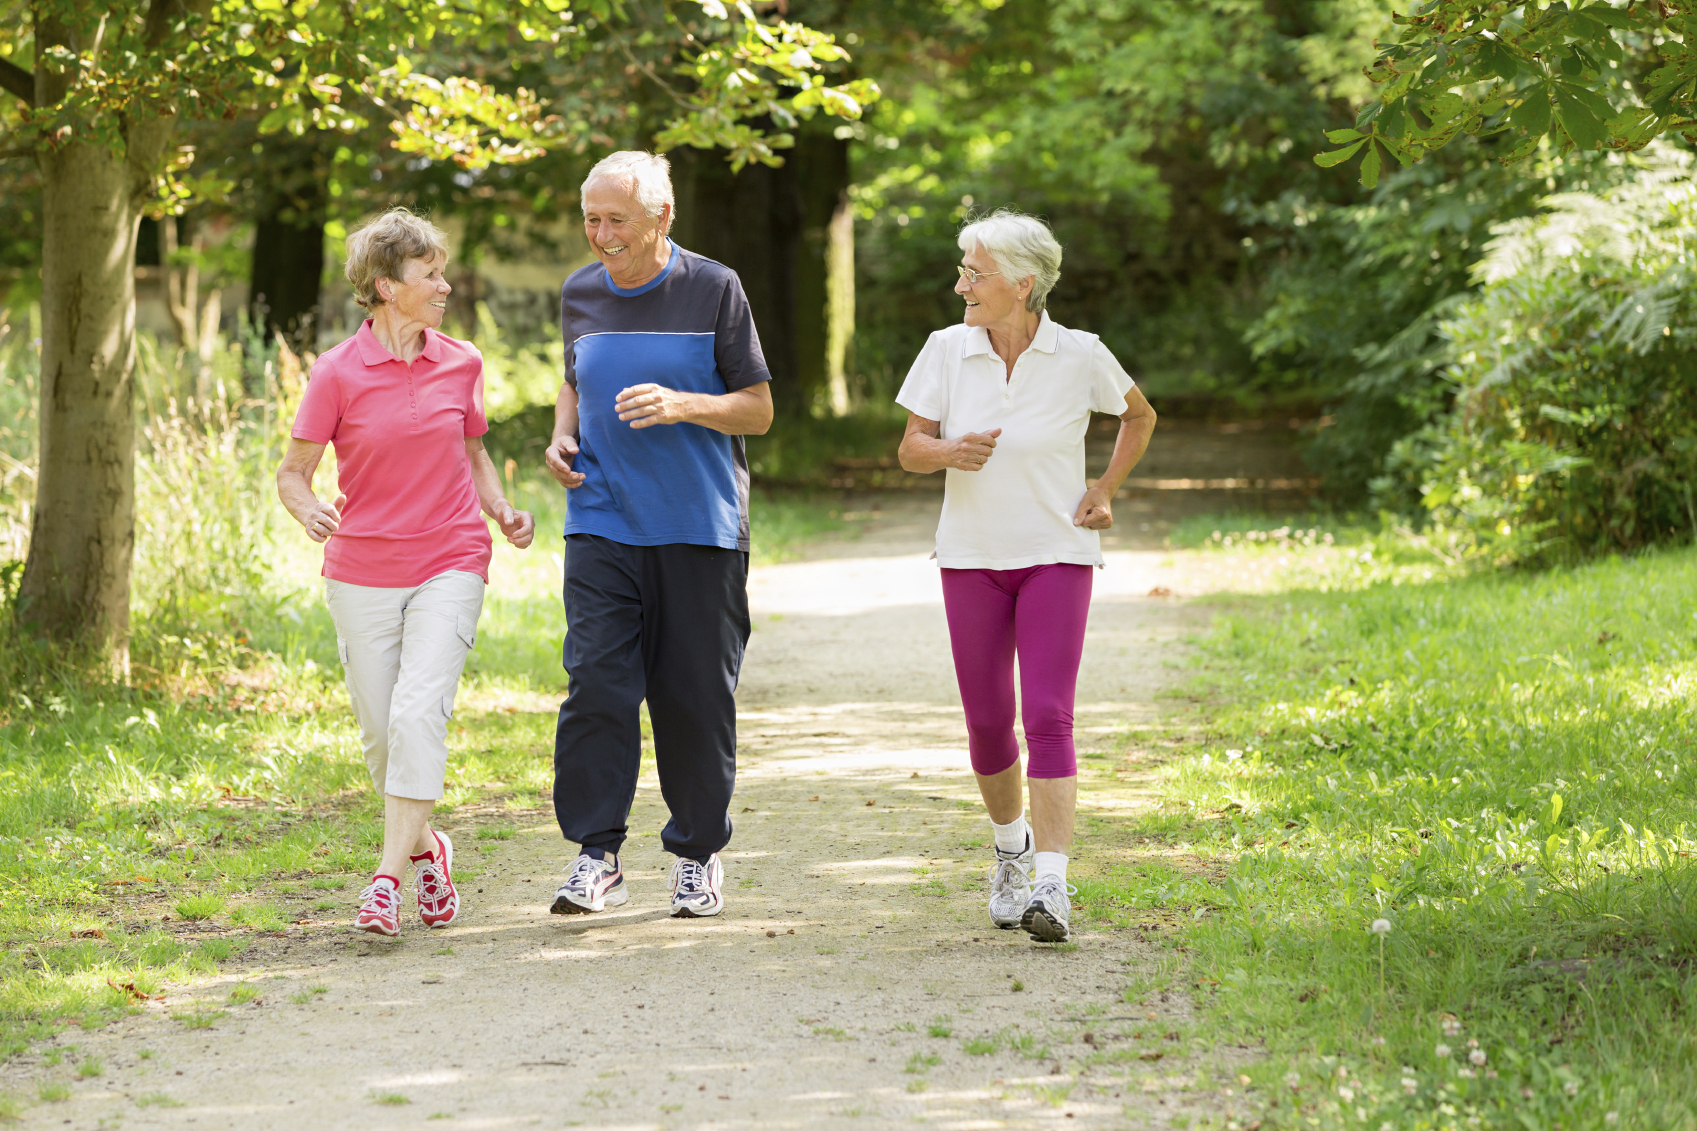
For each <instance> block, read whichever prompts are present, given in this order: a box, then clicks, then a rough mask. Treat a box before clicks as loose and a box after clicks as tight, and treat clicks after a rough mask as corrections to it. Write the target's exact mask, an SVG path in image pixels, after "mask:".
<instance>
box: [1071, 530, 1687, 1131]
mask: <svg viewBox="0 0 1697 1131" xmlns="http://www.w3.org/2000/svg"><path fill="white" fill-rule="evenodd" d="M1202 646H1203V654H1204V671H1203V675H1202V676H1201V679H1202V681H1203V682H1204V683H1205V684H1207V685H1210V686H1211V687H1212V689H1213V691H1214V693H1215V694H1216V695H1218V696H1219V697H1220V698H1219V700H1218V701H1221V702H1223V703H1224V704H1225V705H1224V706H1223V707H1222V708H1221V709H1220V710H1219V712H1218V714H1217V715H1216V716H1215V717H1213V718H1212V719H1210V720H1209V723H1208V725H1209V729H1210V732H1211V734H1210V738H1209V740H1208V741H1207V742H1206V743H1205V744H1203V745H1202V746H1201V747H1200V748H1199V749H1196V750H1195V751H1194V752H1192V753H1188V754H1185V755H1183V756H1181V757H1178V758H1177V759H1176V760H1175V761H1173V762H1172V763H1171V764H1170V766H1169V769H1168V770H1167V776H1166V787H1167V789H1166V802H1167V805H1168V807H1169V808H1168V817H1169V818H1170V817H1171V816H1173V815H1177V816H1179V817H1181V818H1182V820H1183V821H1184V822H1185V825H1186V832H1185V834H1184V835H1185V837H1186V838H1187V840H1188V852H1189V854H1190V856H1191V858H1192V859H1194V860H1195V861H1197V862H1198V863H1199V864H1201V865H1203V867H1199V868H1198V869H1197V870H1196V871H1195V872H1193V873H1186V872H1183V871H1182V870H1176V869H1174V868H1171V867H1167V866H1164V865H1163V864H1162V863H1158V862H1150V861H1147V860H1145V861H1139V862H1138V863H1136V864H1133V865H1125V866H1119V867H1116V868H1113V869H1108V870H1106V872H1105V874H1103V875H1100V876H1097V877H1093V879H1092V881H1091V882H1089V883H1084V884H1081V885H1080V896H1081V900H1082V901H1083V902H1084V903H1085V905H1086V908H1087V909H1088V910H1089V911H1090V913H1091V914H1092V915H1096V914H1105V915H1108V916H1110V917H1111V916H1113V915H1115V914H1122V913H1130V912H1133V911H1136V910H1137V909H1141V908H1145V907H1147V908H1151V909H1165V910H1167V911H1173V910H1181V911H1182V912H1183V914H1182V918H1181V921H1188V922H1189V923H1190V925H1189V926H1188V927H1186V928H1184V929H1183V930H1182V931H1181V932H1180V933H1179V934H1178V936H1177V938H1178V939H1179V940H1181V941H1182V944H1183V945H1184V946H1185V947H1186V948H1188V954H1189V959H1190V966H1189V978H1190V984H1189V985H1188V986H1186V987H1184V988H1186V989H1188V990H1189V992H1190V993H1191V995H1192V996H1193V997H1194V998H1195V999H1196V1000H1197V1002H1198V1005H1199V1008H1200V1010H1201V1012H1202V1017H1203V1019H1204V1028H1203V1032H1204V1033H1205V1034H1207V1035H1209V1036H1210V1037H1211V1038H1213V1039H1225V1040H1230V1041H1233V1042H1235V1043H1264V1044H1265V1047H1266V1048H1267V1050H1268V1055H1267V1057H1266V1059H1265V1060H1264V1061H1263V1062H1261V1063H1260V1064H1258V1065H1255V1066H1252V1067H1250V1068H1249V1069H1247V1072H1248V1074H1249V1075H1250V1076H1251V1077H1252V1079H1253V1080H1254V1083H1255V1091H1254V1093H1252V1094H1255V1095H1258V1096H1260V1097H1261V1100H1260V1102H1261V1103H1262V1104H1263V1105H1264V1107H1265V1109H1266V1111H1267V1114H1268V1115H1272V1114H1274V1113H1275V1112H1276V1111H1278V1110H1280V1108H1281V1107H1282V1109H1283V1110H1284V1111H1290V1110H1291V1108H1292V1107H1293V1106H1294V1108H1296V1109H1298V1114H1299V1115H1300V1118H1301V1119H1302V1120H1303V1122H1305V1123H1306V1124H1308V1125H1311V1126H1320V1127H1345V1126H1350V1127H1354V1126H1361V1125H1366V1126H1379V1125H1380V1124H1389V1125H1391V1126H1394V1127H1399V1128H1400V1127H1434V1128H1435V1127H1447V1126H1449V1125H1450V1124H1451V1123H1452V1122H1453V1123H1454V1124H1455V1125H1456V1126H1458V1127H1461V1126H1477V1127H1486V1128H1489V1127H1511V1126H1512V1127H1522V1126H1540V1127H1553V1126H1555V1124H1556V1123H1557V1122H1560V1123H1561V1124H1562V1125H1563V1126H1568V1127H1605V1126H1622V1127H1627V1126H1631V1127H1644V1128H1651V1127H1654V1128H1663V1127H1670V1128H1671V1127H1689V1126H1694V1125H1697V1103H1694V1100H1693V1097H1697V1046H1694V1045H1693V1041H1692V1037H1691V1035H1690V1034H1691V1027H1690V1019H1691V1016H1692V1011H1693V1010H1694V1009H1697V839H1694V838H1697V767H1694V766H1693V762H1694V761H1697V758H1694V757H1693V755H1692V753H1691V751H1692V750H1693V749H1697V715H1694V714H1693V711H1692V706H1691V704H1692V699H1691V696H1690V695H1689V694H1687V693H1686V691H1685V689H1686V688H1688V687H1690V688H1697V552H1693V551H1690V550H1685V551H1675V552H1664V553H1657V554H1648V555H1645V556H1643V557H1640V558H1637V559H1632V560H1607V561H1600V562H1597V563H1594V564H1592V565H1589V566H1586V567H1583V568H1578V569H1572V570H1558V571H1552V572H1550V573H1546V574H1537V575H1519V574H1489V575H1477V576H1471V577H1466V578H1461V579H1457V580H1451V581H1447V582H1442V583H1430V584H1417V585H1409V584H1399V583H1397V579H1396V578H1394V577H1391V578H1388V579H1386V578H1381V579H1380V580H1378V581H1377V582H1373V583H1367V582H1363V583H1361V584H1357V585H1353V586H1346V585H1341V584H1340V585H1338V586H1337V587H1336V588H1335V589H1334V590H1333V591H1330V592H1314V591H1306V592H1304V591H1290V592H1286V593H1283V594H1281V595H1280V596H1278V597H1274V598H1269V599H1265V600H1262V601H1259V602H1256V601H1249V602H1244V603H1243V604H1241V605H1240V606H1239V607H1238V611H1236V612H1234V613H1233V614H1232V615H1230V616H1228V617H1225V618H1223V619H1222V620H1221V621H1220V622H1219V623H1218V624H1217V625H1216V627H1215V628H1214V630H1213V631H1212V632H1211V633H1210V634H1209V635H1208V636H1207V637H1206V638H1205V639H1204V640H1203V642H1202ZM1375 923H1378V924H1379V930H1377V931H1375V930H1374V929H1373V927H1374V925H1375ZM1275 1099H1276V1100H1277V1106H1276V1105H1275V1103H1274V1101H1275ZM1611 1113H1612V1114H1611Z"/></svg>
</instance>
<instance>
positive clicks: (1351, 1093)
mask: <svg viewBox="0 0 1697 1131" xmlns="http://www.w3.org/2000/svg"><path fill="white" fill-rule="evenodd" d="M1338 1099H1340V1100H1342V1101H1343V1102H1344V1103H1346V1104H1347V1103H1354V1102H1355V1089H1354V1088H1349V1087H1340V1088H1339V1089H1338Z"/></svg>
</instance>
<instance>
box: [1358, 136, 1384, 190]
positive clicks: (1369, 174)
mask: <svg viewBox="0 0 1697 1131" xmlns="http://www.w3.org/2000/svg"><path fill="white" fill-rule="evenodd" d="M1380 164H1381V160H1380V157H1379V146H1378V144H1377V143H1374V144H1371V145H1369V146H1368V147H1367V156H1366V157H1364V158H1362V159H1361V187H1363V188H1376V187H1378V184H1379V166H1380Z"/></svg>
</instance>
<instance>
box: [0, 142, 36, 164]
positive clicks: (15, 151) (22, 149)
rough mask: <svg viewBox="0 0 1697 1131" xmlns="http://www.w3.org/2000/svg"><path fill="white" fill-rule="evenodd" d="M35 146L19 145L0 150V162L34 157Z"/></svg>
mask: <svg viewBox="0 0 1697 1131" xmlns="http://www.w3.org/2000/svg"><path fill="white" fill-rule="evenodd" d="M34 156H35V146H33V145H19V146H14V147H13V148H11V149H0V161H11V160H13V159H14V158H18V157H34Z"/></svg>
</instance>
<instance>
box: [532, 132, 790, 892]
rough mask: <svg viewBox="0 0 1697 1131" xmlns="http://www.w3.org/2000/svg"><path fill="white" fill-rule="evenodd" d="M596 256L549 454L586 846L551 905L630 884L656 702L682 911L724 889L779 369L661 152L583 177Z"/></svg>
mask: <svg viewBox="0 0 1697 1131" xmlns="http://www.w3.org/2000/svg"><path fill="white" fill-rule="evenodd" d="M582 203H583V225H584V232H585V234H586V235H587V236H588V237H589V245H590V247H591V248H592V249H593V250H594V252H595V255H596V258H597V260H598V262H596V263H592V264H590V265H588V266H586V267H583V268H581V269H579V270H577V271H575V272H573V273H572V275H571V277H570V278H568V279H567V280H566V283H565V286H564V287H563V288H562V290H561V293H560V332H561V335H562V337H563V338H564V340H565V350H566V365H565V381H564V383H563V384H562V385H561V386H560V396H559V401H558V403H557V404H556V406H555V410H554V435H553V439H552V440H551V442H550V443H549V445H548V450H547V453H546V459H547V463H548V469H549V471H550V472H552V473H553V475H554V477H555V478H556V479H557V480H559V482H560V484H561V485H562V486H564V487H566V488H568V489H569V491H570V503H569V507H568V513H567V518H566V549H565V606H566V642H565V648H564V654H563V661H564V664H565V668H566V671H567V673H568V674H569V675H570V677H571V686H570V690H569V692H568V693H567V696H566V701H565V702H564V703H563V704H561V706H560V719H559V726H558V728H557V730H556V732H555V739H554V812H555V816H556V817H557V818H558V819H559V822H560V831H561V832H562V833H564V834H565V837H566V839H567V840H568V841H572V842H574V843H576V844H579V845H581V846H582V849H581V853H580V855H579V856H578V857H577V859H576V860H575V861H573V863H572V866H571V869H570V871H569V873H568V874H567V876H566V881H565V883H563V884H562V885H561V886H560V888H559V890H558V891H557V892H556V893H555V896H554V902H553V905H552V906H551V907H550V910H551V911H552V912H554V913H555V914H557V915H567V914H575V913H581V912H596V911H601V910H604V909H605V908H607V907H616V906H618V905H620V904H623V903H624V902H626V901H627V900H628V899H629V895H628V893H627V891H626V889H625V882H624V869H623V867H622V866H621V864H620V858H619V853H620V850H621V848H622V846H623V844H624V841H625V837H626V835H627V831H628V821H629V818H630V808H631V802H632V800H633V799H634V798H635V796H636V780H637V772H638V769H639V767H640V764H641V758H642V729H641V721H640V715H639V709H640V707H641V704H642V702H643V700H644V699H646V700H647V701H648V712H649V717H650V719H651V721H652V723H653V727H654V754H655V763H656V768H657V769H658V771H659V775H660V792H661V795H662V796H663V797H664V798H665V800H666V804H667V806H668V807H669V808H670V810H671V820H670V821H668V822H667V824H666V827H665V829H664V830H663V831H662V832H661V844H662V846H663V847H664V848H665V849H666V851H668V852H670V853H672V854H673V855H674V856H676V857H677V860H676V862H675V863H674V864H673V866H672V874H671V892H672V914H673V915H676V916H682V917H697V916H707V915H717V914H718V913H719V911H720V910H721V909H722V908H723V907H724V898H723V894H722V892H723V884H724V869H723V867H722V865H721V864H720V862H719V851H720V850H721V849H723V848H724V847H725V845H726V844H727V843H729V841H730V838H731V820H730V801H731V792H732V790H733V789H734V788H735V785H736V700H735V693H736V685H737V674H738V672H739V670H740V669H741V667H742V657H743V650H744V648H745V647H746V645H747V643H748V632H749V620H748V459H747V456H746V454H745V451H744V447H743V437H744V436H747V435H759V434H761V433H763V432H765V431H766V429H767V428H768V427H770V425H771V423H772V394H771V389H770V387H769V386H768V384H767V382H769V381H770V380H771V377H772V375H771V373H770V372H769V371H768V370H767V368H766V360H765V358H764V356H762V354H761V352H760V338H759V335H758V334H756V332H755V329H754V317H753V314H752V313H751V312H750V310H749V305H748V299H747V297H746V296H745V295H744V294H743V289H742V283H741V282H740V281H739V280H738V278H737V275H736V272H734V271H732V270H731V269H730V268H728V267H726V266H724V265H723V264H720V263H715V262H714V261H713V260H711V259H707V258H705V257H704V256H700V255H696V254H695V253H694V252H690V251H685V250H684V249H683V248H681V247H679V246H677V245H676V244H675V243H673V242H672V241H671V239H670V238H668V232H669V231H670V229H671V225H672V220H673V216H674V212H675V203H674V198H673V193H672V182H671V175H670V167H669V164H668V162H667V161H666V159H665V158H664V157H660V156H657V155H655V154H650V153H641V152H634V151H627V152H622V153H615V154H613V155H612V156H610V157H607V158H606V159H604V160H602V161H601V162H600V163H598V164H597V165H596V166H595V167H594V168H593V169H591V170H590V172H589V176H588V177H587V178H585V180H584V182H583V191H582Z"/></svg>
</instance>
